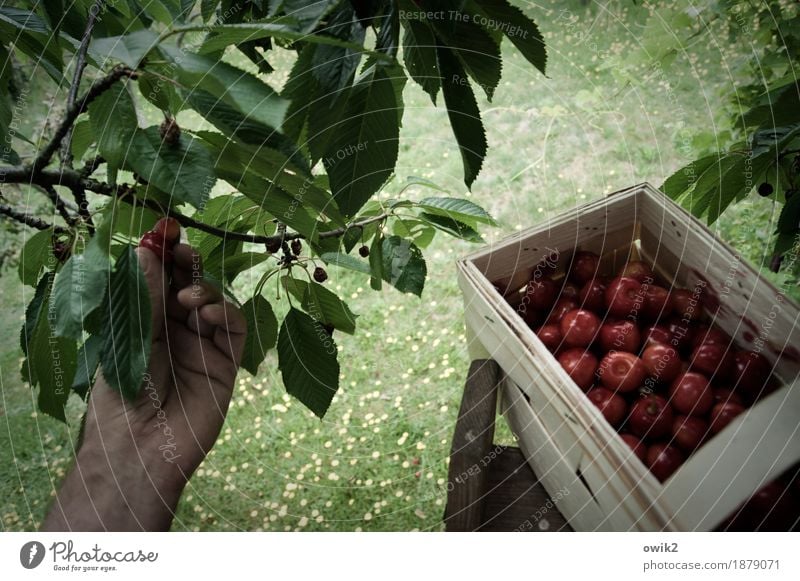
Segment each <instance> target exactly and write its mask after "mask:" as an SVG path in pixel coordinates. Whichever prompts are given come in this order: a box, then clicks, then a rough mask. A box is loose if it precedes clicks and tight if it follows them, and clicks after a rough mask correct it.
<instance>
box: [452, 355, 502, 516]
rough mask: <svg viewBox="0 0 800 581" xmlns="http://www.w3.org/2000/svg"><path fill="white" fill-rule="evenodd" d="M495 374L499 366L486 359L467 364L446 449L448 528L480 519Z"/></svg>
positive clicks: (493, 412)
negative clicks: (467, 370)
mask: <svg viewBox="0 0 800 581" xmlns="http://www.w3.org/2000/svg"><path fill="white" fill-rule="evenodd" d="M499 377H500V368H499V367H498V365H497V363H495V362H494V361H492V360H490V359H489V360H487V359H483V360H476V361H473V362H472V364H471V365H470V368H469V375H468V376H467V381H466V385H465V387H464V395H463V397H462V399H461V407H460V409H459V410H458V421H457V422H456V430H455V434H453V443H452V446H451V450H450V468H449V470H448V481H447V482H448V483H447V489H448V495H447V506H446V508H445V514H444V522H445V528H446V530H448V531H475V530H477V529H478V528H479V527H480V525H481V522H482V518H483V502H484V496H485V494H486V490H487V481H488V477H489V474H488V471H487V470H486V468H487V465H488V461H489V460H491V453H492V442H493V440H494V421H495V416H496V415H497V384H498V381H499Z"/></svg>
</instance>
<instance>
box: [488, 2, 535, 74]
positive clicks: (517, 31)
mask: <svg viewBox="0 0 800 581" xmlns="http://www.w3.org/2000/svg"><path fill="white" fill-rule="evenodd" d="M476 3H477V4H478V6H479V7H480V9H481V10H482V11H483V13H484V14H485V15H486V16H488V17H489V20H490V21H491V22H494V23H498V26H499V28H500V30H501V31H502V32H503V34H505V36H506V38H507V39H508V40H510V41H511V42H512V43H513V44H514V46H516V47H517V49H518V50H519V52H520V53H521V54H522V56H524V57H525V58H526V59H527V60H528V62H529V63H531V64H532V65H533V66H535V67H536V68H537V69H539V70H540V71H541V72H542V74H545V68H546V67H547V49H546V47H545V42H544V38H543V37H542V33H541V32H540V31H539V27H538V26H537V25H536V23H535V22H534V21H533V20H531V19H529V18H528V17H527V16H525V13H524V12H522V10H520V9H519V8H518V7H516V6H512V5H511V3H510V2H508V0H476Z"/></svg>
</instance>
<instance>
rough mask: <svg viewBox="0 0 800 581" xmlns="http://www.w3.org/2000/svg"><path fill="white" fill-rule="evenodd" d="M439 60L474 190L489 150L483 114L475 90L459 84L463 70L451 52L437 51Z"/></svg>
mask: <svg viewBox="0 0 800 581" xmlns="http://www.w3.org/2000/svg"><path fill="white" fill-rule="evenodd" d="M437 58H438V62H439V70H440V71H441V73H442V94H443V95H444V102H445V105H447V114H448V116H449V118H450V125H451V126H452V127H453V133H454V134H455V137H456V141H457V142H458V148H459V150H460V152H461V160H462V162H463V164H464V183H466V184H467V187H470V188H471V187H472V184H473V182H474V181H475V178H477V177H478V174H479V173H480V171H481V166H482V165H483V160H484V158H485V157H486V151H487V149H488V145H487V143H486V132H485V131H484V129H483V122H482V121H481V112H480V109H478V103H477V101H476V100H475V94H474V93H473V92H472V87H470V86H469V83H462V82H460V81H459V80H458V79H463V78H464V75H465V73H464V69H463V68H462V66H461V65H460V64H459V62H458V60H456V58H455V57H454V56H453V53H452V52H451V51H450V49H448V48H445V47H442V46H440V47H438V49H437Z"/></svg>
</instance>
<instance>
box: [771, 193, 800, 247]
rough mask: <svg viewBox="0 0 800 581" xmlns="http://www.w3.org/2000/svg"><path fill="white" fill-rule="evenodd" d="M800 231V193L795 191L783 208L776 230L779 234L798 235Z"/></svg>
mask: <svg viewBox="0 0 800 581" xmlns="http://www.w3.org/2000/svg"><path fill="white" fill-rule="evenodd" d="M798 231H800V194H797V193H796V192H795V194H794V196H792V197H791V198H789V199H788V200H787V201H786V203H785V204H784V206H783V209H782V210H781V213H780V216H779V217H778V225H777V229H776V232H777V234H779V235H786V236H789V235H792V236H795V237H796V236H797V232H798Z"/></svg>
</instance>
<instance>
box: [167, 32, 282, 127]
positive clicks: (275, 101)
mask: <svg viewBox="0 0 800 581" xmlns="http://www.w3.org/2000/svg"><path fill="white" fill-rule="evenodd" d="M161 51H162V53H164V55H165V56H166V57H167V58H168V59H169V60H171V61H172V63H173V65H174V73H173V74H174V75H175V76H176V77H177V80H178V81H179V82H181V83H182V84H183V85H184V86H185V87H187V89H189V90H188V96H190V97H191V95H192V94H193V93H194V92H195V91H196V90H198V89H199V90H202V91H206V92H207V93H209V94H211V95H213V97H216V99H215V100H217V101H219V102H220V104H226V105H228V106H229V107H231V108H233V109H234V110H235V111H237V112H239V113H240V114H241V115H242V116H243V117H244V120H246V121H253V122H255V123H258V124H261V125H263V126H266V127H269V128H271V129H272V130H280V128H281V126H282V125H283V120H284V118H285V116H286V110H287V109H288V108H289V102H288V101H287V100H286V99H284V98H283V97H281V96H280V95H278V93H276V92H275V91H273V90H272V88H271V87H270V86H269V85H267V84H266V83H264V82H262V81H261V80H260V79H259V78H258V77H256V76H255V75H252V74H250V73H248V72H246V71H243V70H241V69H238V68H236V67H234V66H233V65H230V64H228V63H226V62H224V61H220V60H219V59H215V58H209V57H205V56H201V55H198V54H193V53H190V52H187V51H183V50H181V49H179V48H177V47H170V46H162V47H161ZM200 113H201V114H202V111H200ZM267 135H268V133H267V134H265V135H264V137H263V138H262V141H263V139H266V137H267Z"/></svg>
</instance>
